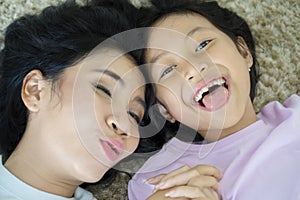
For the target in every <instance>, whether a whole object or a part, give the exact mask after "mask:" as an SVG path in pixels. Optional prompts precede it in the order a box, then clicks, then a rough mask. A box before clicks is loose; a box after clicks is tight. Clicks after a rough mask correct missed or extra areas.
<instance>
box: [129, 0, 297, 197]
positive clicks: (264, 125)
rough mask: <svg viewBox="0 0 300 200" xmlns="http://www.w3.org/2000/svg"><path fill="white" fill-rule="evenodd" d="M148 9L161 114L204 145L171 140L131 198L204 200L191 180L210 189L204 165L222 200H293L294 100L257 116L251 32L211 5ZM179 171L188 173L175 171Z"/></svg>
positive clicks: (177, 1)
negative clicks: (200, 169) (215, 174)
mask: <svg viewBox="0 0 300 200" xmlns="http://www.w3.org/2000/svg"><path fill="white" fill-rule="evenodd" d="M152 3H153V7H152V8H150V9H147V10H144V15H143V17H142V18H141V21H140V24H141V26H145V27H146V26H152V27H153V28H152V29H151V30H150V31H149V32H148V34H147V46H148V49H147V50H146V51H145V61H146V62H148V63H150V67H149V69H148V75H149V76H150V77H151V78H152V81H153V83H154V87H155V93H156V96H157V99H158V102H159V103H158V107H159V110H160V112H161V114H162V115H163V116H164V117H165V118H166V119H167V120H168V121H170V122H175V121H180V122H181V123H183V124H185V125H187V126H189V127H191V128H193V129H194V130H196V132H197V133H198V134H200V135H201V136H202V137H203V138H204V141H203V142H201V143H200V144H199V143H197V144H190V143H187V142H183V141H180V140H178V139H177V138H173V139H171V140H170V141H169V142H168V143H167V144H166V145H165V146H164V147H163V149H162V150H161V151H160V152H159V153H157V154H156V155H154V156H153V157H151V158H150V159H149V160H148V161H147V162H146V163H145V165H144V166H143V167H142V168H141V169H140V171H139V172H137V174H136V175H135V177H134V178H133V179H132V180H131V181H130V184H129V198H130V199H138V200H141V199H146V198H148V197H149V196H150V195H151V194H152V192H153V189H155V191H156V193H154V194H153V195H152V196H151V197H150V198H152V197H153V196H154V195H156V196H157V197H156V198H153V199H165V198H166V197H168V198H170V197H174V198H175V197H185V198H202V197H204V195H203V194H200V193H198V194H197V191H196V190H194V191H192V190H190V189H191V188H192V186H194V185H195V183H193V184H191V181H190V180H195V179H197V180H198V186H199V185H200V184H203V182H207V180H205V179H201V176H199V175H198V174H197V173H194V172H195V170H194V169H195V167H197V166H198V165H199V164H209V165H213V166H215V167H216V168H218V169H219V170H220V171H221V173H222V174H223V177H222V179H221V180H220V182H219V188H218V193H219V195H220V198H221V199H242V200H245V199H249V200H250V199H252V200H253V199H278V200H280V199H299V198H300V192H299V187H300V182H299V180H300V175H299V173H298V170H299V167H300V160H299V157H300V146H299V143H300V127H299V125H298V124H299V122H300V97H299V96H297V95H292V96H291V97H290V98H288V99H287V100H286V101H285V102H284V103H283V104H280V103H279V102H271V103H269V104H268V105H266V106H265V107H264V108H263V109H262V111H261V112H260V113H259V114H257V115H256V113H255V111H254V108H253V104H252V100H253V98H254V95H255V84H256V81H257V78H256V67H257V63H256V56H255V48H254V42H253V39H252V36H251V32H250V30H249V28H248V25H247V23H246V22H245V21H244V20H243V19H242V18H240V17H239V16H237V15H236V14H235V13H233V12H230V11H228V10H227V9H223V8H220V7H219V6H218V5H217V3H215V2H208V3H201V2H199V1H182V0H173V1H152ZM180 134H186V135H189V134H190V135H192V133H188V132H185V133H180ZM182 165H189V166H190V167H185V169H183V168H180V169H177V168H178V167H180V166H182ZM175 169H177V170H175ZM172 170H175V171H173V172H171V171H172ZM170 172H171V173H170ZM168 173H170V174H169V175H161V176H157V175H159V174H168ZM153 177H154V178H153ZM201 180H202V181H201ZM174 185H177V186H178V185H182V187H177V188H176V189H172V187H173V186H174ZM138 187H139V189H137V188H138ZM166 189H167V190H166ZM157 191H160V194H158V192H157Z"/></svg>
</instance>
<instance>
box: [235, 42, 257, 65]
mask: <svg viewBox="0 0 300 200" xmlns="http://www.w3.org/2000/svg"><path fill="white" fill-rule="evenodd" d="M237 42H238V50H239V52H240V53H241V55H242V56H243V57H244V58H245V59H246V62H247V63H248V68H250V67H252V65H253V57H252V54H251V52H250V50H249V48H248V45H247V43H246V42H245V40H244V38H243V37H241V36H238V37H237Z"/></svg>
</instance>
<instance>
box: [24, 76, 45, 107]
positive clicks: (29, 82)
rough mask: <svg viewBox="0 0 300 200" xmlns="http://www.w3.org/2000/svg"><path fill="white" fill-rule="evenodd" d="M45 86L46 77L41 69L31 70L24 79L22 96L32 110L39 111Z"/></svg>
mask: <svg viewBox="0 0 300 200" xmlns="http://www.w3.org/2000/svg"><path fill="white" fill-rule="evenodd" d="M44 87H45V84H44V77H43V75H42V73H41V71H39V70H32V71H30V72H29V73H28V74H27V75H26V76H25V78H24V79H23V85H22V91H21V97H22V100H23V102H24V104H25V106H26V107H27V109H28V110H29V111H30V112H38V111H39V109H40V107H39V105H40V100H41V91H42V90H43V88H44Z"/></svg>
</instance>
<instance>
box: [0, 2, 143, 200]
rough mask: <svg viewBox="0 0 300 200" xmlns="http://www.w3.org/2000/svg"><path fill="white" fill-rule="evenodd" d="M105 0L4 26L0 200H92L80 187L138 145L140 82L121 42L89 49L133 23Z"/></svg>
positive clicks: (51, 9)
mask: <svg viewBox="0 0 300 200" xmlns="http://www.w3.org/2000/svg"><path fill="white" fill-rule="evenodd" d="M106 4H107V5H109V4H110V2H109V1H107V2H105V1H103V2H98V6H88V5H86V6H79V5H77V4H75V3H74V2H66V3H64V4H62V5H59V6H52V7H48V8H46V9H44V10H43V11H42V13H40V14H37V15H25V16H23V17H21V18H20V19H17V20H16V21H15V22H13V23H12V24H11V25H9V26H8V28H7V31H6V34H5V41H4V43H5V44H4V48H3V49H2V51H1V59H0V61H1V63H0V66H1V68H0V70H1V75H0V76H1V86H0V87H1V88H0V91H1V95H0V96H1V104H0V112H1V115H0V116H1V118H0V129H1V134H0V138H1V139H0V142H1V143H0V147H1V154H2V156H1V157H2V163H3V165H1V166H0V176H1V180H0V198H1V199H30V200H32V199H95V198H94V197H93V196H92V194H90V193H89V192H87V191H85V190H83V189H81V188H79V187H78V186H79V185H80V184H81V183H83V182H96V181H98V180H100V179H101V178H102V176H103V175H104V174H105V172H106V171H107V170H109V169H110V168H111V167H113V166H114V165H115V164H116V163H117V162H118V161H120V160H121V159H122V158H124V157H126V156H127V155H129V154H130V153H132V152H133V151H134V149H135V148H136V146H137V144H138V141H139V134H138V126H139V124H140V123H141V121H142V118H143V115H144V112H145V107H146V106H145V101H144V92H145V88H144V78H143V76H142V74H141V73H140V72H139V71H138V70H135V65H136V63H135V62H134V60H133V58H132V57H131V56H130V55H126V54H124V53H123V52H124V50H123V47H122V45H121V43H122V41H118V40H117V39H111V40H108V42H107V41H106V42H105V43H104V45H100V46H98V47H97V48H95V47H96V46H97V45H98V44H99V43H101V42H103V41H104V40H106V39H107V38H109V37H110V36H112V35H114V34H117V33H119V32H121V31H124V30H127V29H128V28H130V27H131V26H130V23H129V21H128V19H127V18H126V17H125V16H124V15H123V14H122V12H121V9H120V8H121V6H125V5H121V4H120V7H115V8H111V7H110V6H107V5H106ZM126 6H127V7H126V8H127V9H133V8H132V7H130V6H129V4H126ZM92 50H93V51H92ZM133 79H134V80H135V81H132V80H133ZM121 92H122V94H123V96H122V98H120V93H121Z"/></svg>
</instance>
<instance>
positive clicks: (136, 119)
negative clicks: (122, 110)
mask: <svg viewBox="0 0 300 200" xmlns="http://www.w3.org/2000/svg"><path fill="white" fill-rule="evenodd" d="M127 113H128V114H129V115H130V116H131V117H132V118H133V119H134V120H135V121H136V123H137V124H138V125H140V123H141V119H140V118H139V116H137V115H136V114H135V113H133V112H131V111H128V112H127Z"/></svg>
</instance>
